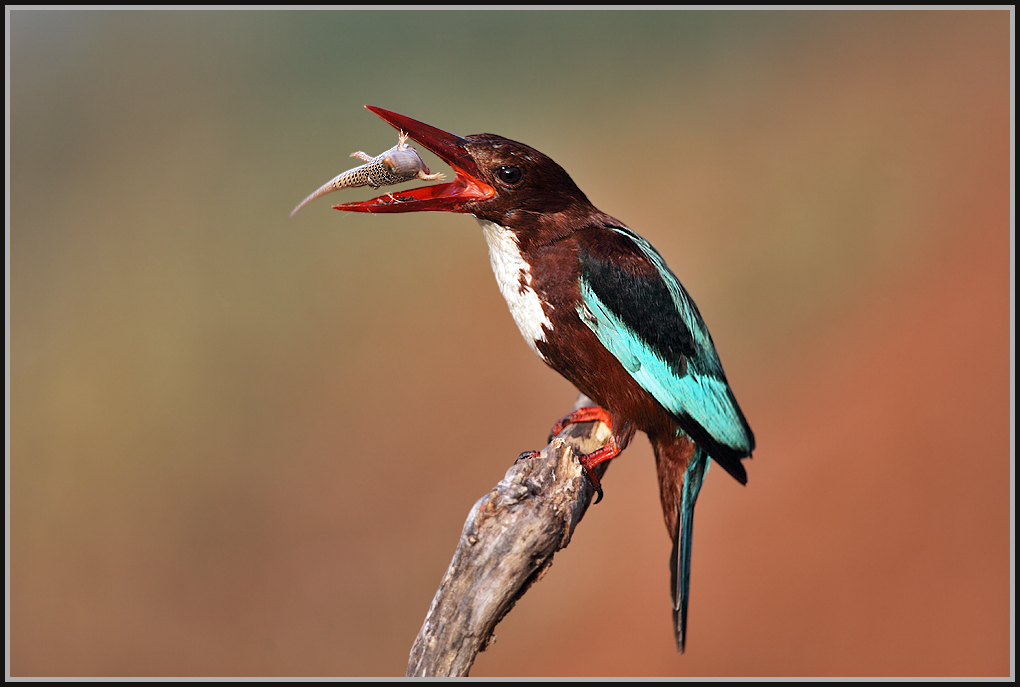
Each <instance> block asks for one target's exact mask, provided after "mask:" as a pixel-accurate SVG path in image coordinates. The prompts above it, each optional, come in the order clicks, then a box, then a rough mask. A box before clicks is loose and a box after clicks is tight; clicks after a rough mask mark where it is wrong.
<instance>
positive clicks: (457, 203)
mask: <svg viewBox="0 0 1020 687" xmlns="http://www.w3.org/2000/svg"><path fill="white" fill-rule="evenodd" d="M365 107H366V108H368V109H369V110H371V111H372V112H374V113H376V114H377V115H379V116H380V117H382V118H383V119H385V120H386V121H387V122H389V123H390V125H391V126H393V127H394V128H395V129H397V130H398V131H403V132H404V133H406V134H407V135H408V136H409V137H410V138H411V139H412V140H414V141H417V142H418V143H420V144H422V145H423V146H425V147H426V148H428V149H429V150H431V151H432V152H433V153H435V154H436V155H438V156H439V157H440V159H442V160H443V162H445V163H446V164H448V165H450V167H452V168H453V171H454V172H456V174H457V176H456V178H455V179H454V180H453V181H451V182H450V183H448V184H434V185H432V186H422V187H420V188H414V189H411V190H409V191H399V192H396V193H387V194H385V195H382V196H379V197H378V198H373V199H372V200H364V201H361V202H357V203H341V204H340V205H334V206H333V208H334V209H336V210H348V211H350V212H426V211H429V210H439V211H445V212H469V210H465V209H464V206H465V205H466V204H467V203H470V202H472V201H478V200H486V199H488V198H492V197H493V196H495V195H496V189H494V188H493V187H492V186H490V185H489V183H488V182H486V181H483V180H482V178H481V176H482V175H481V172H480V171H479V169H478V165H477V164H476V163H475V159H474V158H473V157H472V156H471V154H470V153H469V152H468V150H467V146H468V144H469V143H470V142H469V141H468V140H467V139H465V138H461V137H460V136H454V135H453V134H451V133H447V132H445V131H443V130H442V129H437V128H436V127H434V126H429V125H428V124H425V123H424V122H419V121H418V120H417V119H411V118H410V117H405V116H404V115H402V114H397V113H396V112H390V111H389V110H384V109H382V108H381V107H375V106H373V105H365Z"/></svg>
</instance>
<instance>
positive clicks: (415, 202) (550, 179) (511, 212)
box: [333, 105, 594, 226]
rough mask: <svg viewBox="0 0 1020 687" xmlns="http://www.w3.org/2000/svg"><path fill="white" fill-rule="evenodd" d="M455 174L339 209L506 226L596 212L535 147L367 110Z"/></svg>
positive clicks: (562, 173) (495, 136)
mask: <svg viewBox="0 0 1020 687" xmlns="http://www.w3.org/2000/svg"><path fill="white" fill-rule="evenodd" d="M366 107H367V108H368V109H369V110H371V111H372V112H374V113H375V114H377V115H379V116H380V117H382V118H383V119H385V120H386V121H387V122H389V123H390V124H391V125H392V126H393V127H395V128H396V129H398V130H399V131H402V132H404V133H406V134H407V135H408V136H409V137H410V138H411V139H413V140H414V141H417V142H418V143H420V144H421V145H423V146H425V147H426V148H428V149H429V150H431V151H432V152H433V153H435V154H436V155H438V156H439V157H440V159H442V160H443V162H445V163H446V164H448V165H450V167H452V168H453V171H454V172H455V173H456V177H455V178H454V180H453V181H451V182H449V183H444V184H433V185H431V186H422V187H419V188H415V189H410V190H408V191H398V192H395V193H386V194H383V195H381V196H378V197H377V198H373V199H371V200H366V201H360V202H353V203H342V204H340V205H334V206H333V207H334V208H336V209H337V210H348V211H351V212H372V213H376V212H425V211H430V210H433V211H436V210H438V211H445V212H464V213H468V214H472V215H475V216H476V217H478V218H479V219H483V220H489V221H491V222H496V223H498V224H501V225H503V226H521V225H528V224H533V223H534V222H536V221H539V219H540V218H546V219H548V218H550V217H554V216H557V215H563V216H568V215H574V214H582V213H589V212H592V211H594V208H593V207H592V205H591V203H590V202H589V201H588V198H587V197H585V195H584V193H582V192H581V190H580V189H579V188H578V187H577V185H576V184H575V183H574V182H573V180H572V179H571V178H570V175H569V174H567V173H566V171H565V170H564V169H563V168H562V167H560V166H559V165H558V164H556V163H555V162H554V161H553V160H552V159H550V158H549V157H548V156H546V155H544V154H542V153H540V152H539V151H537V150H535V149H534V148H532V147H530V146H526V145H524V144H523V143H518V142H517V141H511V140H510V139H508V138H503V137H502V136H497V135H495V134H474V135H471V136H466V137H461V136H456V135H454V134H451V133H448V132H446V131H443V130H442V129H437V128H436V127H433V126H429V125H428V124H425V123H424V122H419V121H418V120H416V119H411V118H410V117H405V116H404V115H401V114H397V113H396V112H391V111H389V110H384V109H382V108H380V107H374V106H372V105H367V106H366Z"/></svg>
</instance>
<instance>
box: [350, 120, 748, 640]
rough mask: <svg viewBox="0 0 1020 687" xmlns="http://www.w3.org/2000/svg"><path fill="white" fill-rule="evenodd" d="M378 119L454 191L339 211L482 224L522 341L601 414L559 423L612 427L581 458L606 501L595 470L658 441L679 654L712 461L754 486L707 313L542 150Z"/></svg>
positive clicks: (401, 196) (385, 198) (420, 192)
mask: <svg viewBox="0 0 1020 687" xmlns="http://www.w3.org/2000/svg"><path fill="white" fill-rule="evenodd" d="M368 109H369V110H371V111H372V112H374V113H375V114H377V115H379V116H380V117H382V118H383V119H384V120H386V121H387V122H389V123H390V124H391V125H392V126H394V127H395V128H397V129H398V130H399V131H401V132H404V133H406V134H408V135H409V136H410V138H411V139H413V140H414V141H416V142H418V143H420V144H421V145H423V146H425V147H426V148H428V149H429V150H431V151H432V152H433V153H435V154H436V155H438V156H439V157H440V158H441V159H442V160H443V161H444V162H446V163H447V164H449V165H450V167H452V168H453V170H454V172H455V173H456V178H455V179H454V180H453V181H452V182H449V183H443V184H433V185H430V186H424V187H419V188H416V189H411V190H408V191H398V192H394V193H387V194H384V195H381V196H379V197H377V198H374V199H372V200H367V201H363V202H353V203H344V204H341V205H336V206H334V207H335V208H336V209H338V210H348V211H353V212H372V213H376V212H423V211H429V210H441V211H447V212H463V213H467V214H471V215H474V216H475V217H476V218H477V220H478V223H479V224H480V225H481V228H482V233H483V234H484V236H485V240H486V242H487V243H488V245H489V258H490V260H491V262H492V269H493V271H494V272H495V274H496V281H497V282H498V283H499V289H500V291H501V292H502V293H503V296H504V297H505V298H506V301H507V304H508V305H509V306H510V312H511V314H512V315H513V317H514V320H516V322H517V326H518V327H519V328H520V330H521V334H523V335H524V340H525V341H527V343H528V345H529V346H530V347H531V349H532V350H534V351H535V353H537V354H538V355H539V357H540V358H542V360H544V361H545V362H546V364H548V365H549V366H550V367H552V368H553V369H554V370H556V371H557V372H559V373H560V374H561V375H563V376H564V377H566V378H567V379H568V380H570V381H571V382H573V384H574V385H575V386H576V387H577V388H578V390H579V391H581V392H582V393H583V394H585V395H586V396H588V397H589V398H590V399H592V400H593V401H595V403H597V404H598V407H593V408H582V409H581V410H579V411H576V412H575V413H572V414H571V415H569V416H567V418H564V420H563V421H561V423H562V422H583V421H587V420H593V419H601V420H603V421H605V422H607V423H608V424H609V426H610V428H611V430H612V437H611V439H610V440H609V442H608V443H607V444H606V446H604V447H603V448H601V449H599V450H598V451H595V452H594V453H591V454H588V455H587V456H583V457H581V464H582V466H583V467H584V468H585V472H586V473H587V475H588V477H589V479H591V481H592V484H593V486H594V488H595V489H596V490H598V491H599V493H600V495H601V488H600V485H599V482H598V478H597V477H596V476H595V474H594V473H593V472H592V468H593V467H594V466H595V465H597V464H598V463H600V462H602V461H606V460H609V459H611V458H614V457H615V456H616V455H618V454H619V453H620V451H622V450H623V449H624V448H626V446H627V444H628V443H629V442H630V440H631V438H632V437H633V436H634V433H635V432H636V431H637V430H640V431H642V432H644V433H645V434H647V435H648V439H649V441H651V443H652V447H653V448H654V451H655V462H656V468H657V472H658V477H659V495H660V498H661V501H662V509H663V514H664V516H665V520H666V528H667V529H668V530H669V534H670V536H671V537H672V538H673V553H672V557H671V570H672V595H673V620H674V630H675V633H676V643H677V649H678V650H679V651H681V652H682V651H683V650H684V643H685V639H686V633H687V598H688V589H689V584H690V582H689V581H690V565H691V535H692V532H693V518H694V504H695V501H696V500H697V498H698V492H699V490H700V489H701V483H702V480H703V479H704V476H705V473H706V472H707V470H708V464H709V458H711V459H714V460H715V461H716V462H717V463H719V465H721V466H722V467H723V469H724V470H726V471H727V472H728V473H729V474H730V475H732V476H733V477H734V478H735V479H736V480H737V481H739V482H740V483H741V484H746V483H747V474H746V472H745V471H744V467H743V466H742V465H741V462H740V461H741V459H743V458H746V457H749V456H750V455H751V451H752V450H753V449H754V435H753V434H752V432H751V428H750V427H749V426H748V424H747V420H745V419H744V415H743V413H742V412H741V410H740V406H738V405H737V401H736V399H735V398H734V396H733V392H732V391H731V390H730V386H729V383H728V382H727V381H726V375H725V374H724V373H723V368H722V365H721V364H720V362H719V356H718V354H717V353H716V351H715V346H714V345H713V343H712V337H711V336H710V335H709V333H708V328H707V327H706V326H705V323H704V321H703V320H702V319H701V314H700V313H699V312H698V308H697V306H695V305H694V301H693V300H691V297H690V296H689V295H688V294H687V291H686V290H684V287H683V286H682V285H681V284H680V282H679V280H677V278H676V276H675V275H674V274H673V272H671V271H670V269H669V267H667V266H666V262H665V260H663V259H662V256H661V255H659V253H658V252H657V251H656V250H655V249H654V248H653V247H652V246H651V244H649V243H648V242H647V241H646V240H645V239H643V238H641V237H640V236H638V235H637V234H636V233H635V232H633V231H632V230H631V229H629V228H627V226H626V225H625V224H624V223H623V222H621V221H619V220H617V219H614V218H613V217H610V216H609V215H607V214H605V213H604V212H601V211H599V210H598V209H597V208H595V206H594V205H592V204H591V202H590V201H589V200H588V198H587V197H586V196H585V195H584V193H582V192H581V190H580V189H579V188H578V187H577V185H576V184H574V182H573V180H571V178H570V176H569V175H568V174H567V173H566V172H565V171H564V170H563V168H562V167H560V166H559V165H558V164H556V163H555V162H553V161H552V160H551V159H549V158H548V157H547V156H545V155H543V154H542V153H540V152H538V151H537V150H535V149H534V148H530V147H528V146H526V145H524V144H523V143H517V142H516V141H511V140H509V139H506V138H503V137H502V136H496V135H494V134H476V135H472V136H467V137H464V138H462V137H460V136H455V135H453V134H450V133H447V132H445V131H442V130H440V129H437V128H435V127H432V126H429V125H428V124H424V123H422V122H419V121H417V120H414V119H411V118H410V117H405V116H403V115H400V114H397V113H395V112H390V111H389V110H384V109H382V108H378V107H373V106H368ZM560 426H561V424H558V425H557V427H560Z"/></svg>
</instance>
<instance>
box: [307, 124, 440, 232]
mask: <svg viewBox="0 0 1020 687" xmlns="http://www.w3.org/2000/svg"><path fill="white" fill-rule="evenodd" d="M351 157H356V158H358V159H361V160H364V161H365V164H363V165H361V166H359V167H355V168H354V169H349V170H347V171H346V172H344V173H343V174H340V175H339V176H337V177H336V178H335V179H333V180H332V181H328V182H326V183H325V184H323V185H322V186H321V187H320V188H319V190H317V191H315V192H314V193H312V195H310V196H308V197H307V198H305V199H304V200H302V201H301V203H300V204H298V206H297V207H296V208H294V210H293V211H292V212H291V213H290V216H291V217H293V216H294V214H295V213H296V212H297V211H298V210H300V209H301V208H303V207H304V206H306V205H308V204H309V203H311V202H312V201H313V200H315V199H316V198H319V197H321V196H324V195H326V194H327V193H332V192H333V191H339V190H340V189H342V188H356V187H358V186H371V187H372V188H379V187H380V186H389V185H391V184H400V183H403V182H405V181H411V180H412V179H423V180H425V181H442V180H443V179H445V178H446V177H445V176H444V175H443V174H442V173H438V174H431V173H430V172H429V168H428V165H426V164H425V161H424V160H422V159H421V156H420V155H418V151H417V150H415V149H414V147H413V146H409V145H407V134H405V133H404V132H403V131H401V132H400V134H399V136H398V138H397V145H395V146H393V147H392V148H390V149H389V150H387V151H386V152H385V153H381V154H380V155H377V156H376V157H369V156H368V155H367V154H366V153H364V152H362V151H360V150H359V151H358V152H356V153H351Z"/></svg>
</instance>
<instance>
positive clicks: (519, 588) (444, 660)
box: [407, 396, 610, 677]
mask: <svg viewBox="0 0 1020 687" xmlns="http://www.w3.org/2000/svg"><path fill="white" fill-rule="evenodd" d="M586 405H594V404H593V403H592V402H591V401H590V400H589V399H588V398H587V397H585V396H581V397H579V398H578V399H577V403H576V404H575V406H574V407H575V409H576V408H579V407H583V406H586ZM609 435H610V431H609V428H608V427H607V426H606V425H605V424H603V423H601V422H584V423H578V424H572V425H567V427H566V428H564V430H563V431H562V432H560V434H559V435H558V436H556V437H555V438H553V440H552V441H551V442H550V443H549V445H548V446H546V447H545V448H544V449H543V450H542V451H541V453H540V454H539V455H538V456H537V457H534V458H528V457H523V458H522V459H520V460H518V461H517V462H516V463H515V464H514V465H513V466H512V467H511V468H510V470H508V471H507V473H506V476H505V477H504V478H503V479H502V480H501V481H500V482H499V483H498V484H497V485H496V486H495V487H494V488H493V490H492V491H491V492H490V493H489V494H487V495H486V496H483V497H482V498H481V499H479V500H478V502H477V503H476V504H475V505H474V507H473V508H472V509H471V512H470V513H469V514H468V517H467V522H465V523H464V530H463V532H462V533H461V537H460V542H459V543H458V544H457V550H456V552H455V553H454V555H453V561H452V562H451V563H450V567H449V569H448V570H447V571H446V575H445V576H444V577H443V581H442V583H441V584H440V585H439V590H438V591H437V592H436V596H435V598H434V599H433V600H432V606H431V607H430V608H429V612H428V615H427V616H425V623H424V624H423V625H422V628H421V631H419V632H418V637H417V638H416V639H415V641H414V645H413V646H412V648H411V658H410V661H409V662H408V664H407V676H408V677H440V676H442V677H451V676H457V677H463V676H466V675H467V674H468V671H469V670H471V665H472V664H473V663H474V661H475V656H477V655H478V652H479V651H484V650H485V647H486V646H487V645H488V643H489V642H490V639H491V637H492V632H493V630H494V629H495V628H496V625H497V624H498V623H499V621H500V620H502V619H503V617H504V616H505V615H506V614H507V613H509V612H510V609H511V608H513V606H514V604H515V603H516V602H517V600H518V599H519V598H521V597H522V596H523V595H524V593H525V592H526V591H527V590H528V588H529V587H530V586H531V585H532V584H534V583H535V582H536V581H538V580H539V579H540V578H541V577H542V575H543V574H545V571H546V570H547V569H548V568H549V566H550V565H552V558H553V554H555V553H556V552H557V551H558V550H560V549H562V548H564V547H565V546H566V545H567V544H569V543H570V537H571V535H572V534H573V533H574V528H575V527H576V526H577V523H579V522H580V521H581V518H582V517H584V513H585V511H587V510H588V505H589V504H590V503H591V498H592V496H593V491H592V488H591V484H590V483H589V481H588V479H587V478H586V477H585V475H584V470H583V469H582V468H581V464H580V463H579V462H578V461H577V457H576V456H577V455H583V454H586V453H591V452H592V451H595V450H597V449H598V448H600V447H601V446H602V445H603V444H604V443H605V442H606V441H607V440H608V439H609ZM607 465H608V463H602V464H601V465H599V466H597V467H596V469H595V472H596V473H597V474H598V475H599V476H600V477H601V476H602V474H603V473H604V472H605V469H606V466H607Z"/></svg>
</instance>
